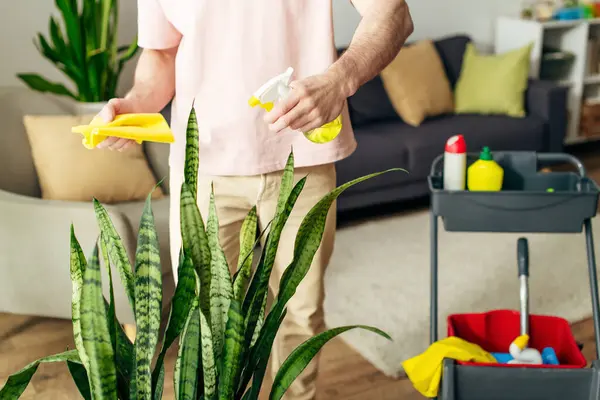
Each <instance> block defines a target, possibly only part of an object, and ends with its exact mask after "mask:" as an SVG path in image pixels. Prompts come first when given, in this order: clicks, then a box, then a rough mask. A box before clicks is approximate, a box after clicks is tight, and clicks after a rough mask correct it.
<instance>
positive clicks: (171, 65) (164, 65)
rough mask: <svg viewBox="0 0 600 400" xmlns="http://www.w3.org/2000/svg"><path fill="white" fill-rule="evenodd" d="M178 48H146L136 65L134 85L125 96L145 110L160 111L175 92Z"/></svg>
mask: <svg viewBox="0 0 600 400" xmlns="http://www.w3.org/2000/svg"><path fill="white" fill-rule="evenodd" d="M176 54H177V48H172V49H166V50H150V49H144V50H143V51H142V54H141V55H140V59H139V61H138V64H137V66H136V70H135V76H134V82H133V87H132V88H131V90H130V91H129V93H127V95H126V96H125V99H128V100H130V101H132V102H133V103H135V104H136V105H137V107H139V108H140V110H143V112H159V111H160V110H162V109H163V108H164V107H165V106H166V105H167V104H168V103H169V101H171V99H172V98H173V95H174V94H175V56H176Z"/></svg>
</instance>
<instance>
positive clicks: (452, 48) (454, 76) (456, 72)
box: [434, 35, 471, 88]
mask: <svg viewBox="0 0 600 400" xmlns="http://www.w3.org/2000/svg"><path fill="white" fill-rule="evenodd" d="M470 42H471V39H470V38H469V37H468V36H466V35H456V36H448V37H445V38H442V39H438V40H436V41H435V42H434V44H435V48H436V49H437V51H438V53H439V55H440V58H441V59H442V62H443V63H444V69H445V70H446V75H447V76H448V80H449V81H450V85H451V86H452V88H454V87H455V85H456V82H458V78H459V77H460V71H461V68H462V63H463V56H464V54H465V50H466V48H467V44H468V43H470Z"/></svg>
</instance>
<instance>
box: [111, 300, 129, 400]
mask: <svg viewBox="0 0 600 400" xmlns="http://www.w3.org/2000/svg"><path fill="white" fill-rule="evenodd" d="M105 305H106V307H108V304H106V303H105ZM116 328H117V354H116V357H115V358H116V360H117V363H116V367H117V391H118V392H119V398H121V399H127V398H128V397H129V392H130V386H131V382H132V379H131V377H132V374H133V370H134V362H135V349H134V346H133V343H131V340H129V337H127V335H126V334H125V331H124V330H123V327H122V326H121V325H120V324H116ZM133 382H135V380H133Z"/></svg>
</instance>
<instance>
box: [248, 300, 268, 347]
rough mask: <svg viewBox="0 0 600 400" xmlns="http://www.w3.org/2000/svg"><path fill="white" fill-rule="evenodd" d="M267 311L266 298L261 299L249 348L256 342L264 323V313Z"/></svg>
mask: <svg viewBox="0 0 600 400" xmlns="http://www.w3.org/2000/svg"><path fill="white" fill-rule="evenodd" d="M266 309H267V297H266V296H265V297H264V298H263V305H262V307H261V308H260V314H258V319H257V320H256V327H255V328H254V334H253V335H252V341H251V342H250V347H252V346H254V344H255V343H256V341H257V340H258V335H259V334H260V330H261V329H262V326H263V323H264V322H265V312H266Z"/></svg>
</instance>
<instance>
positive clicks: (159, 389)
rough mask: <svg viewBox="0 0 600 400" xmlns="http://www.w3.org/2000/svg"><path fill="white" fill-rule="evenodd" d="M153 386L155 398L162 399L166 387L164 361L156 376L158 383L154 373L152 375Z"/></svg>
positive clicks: (155, 399)
mask: <svg viewBox="0 0 600 400" xmlns="http://www.w3.org/2000/svg"><path fill="white" fill-rule="evenodd" d="M152 379H153V386H152V393H154V400H162V398H163V390H164V388H165V364H164V362H163V363H162V364H161V365H160V367H159V368H158V375H157V376H156V385H154V375H152Z"/></svg>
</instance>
